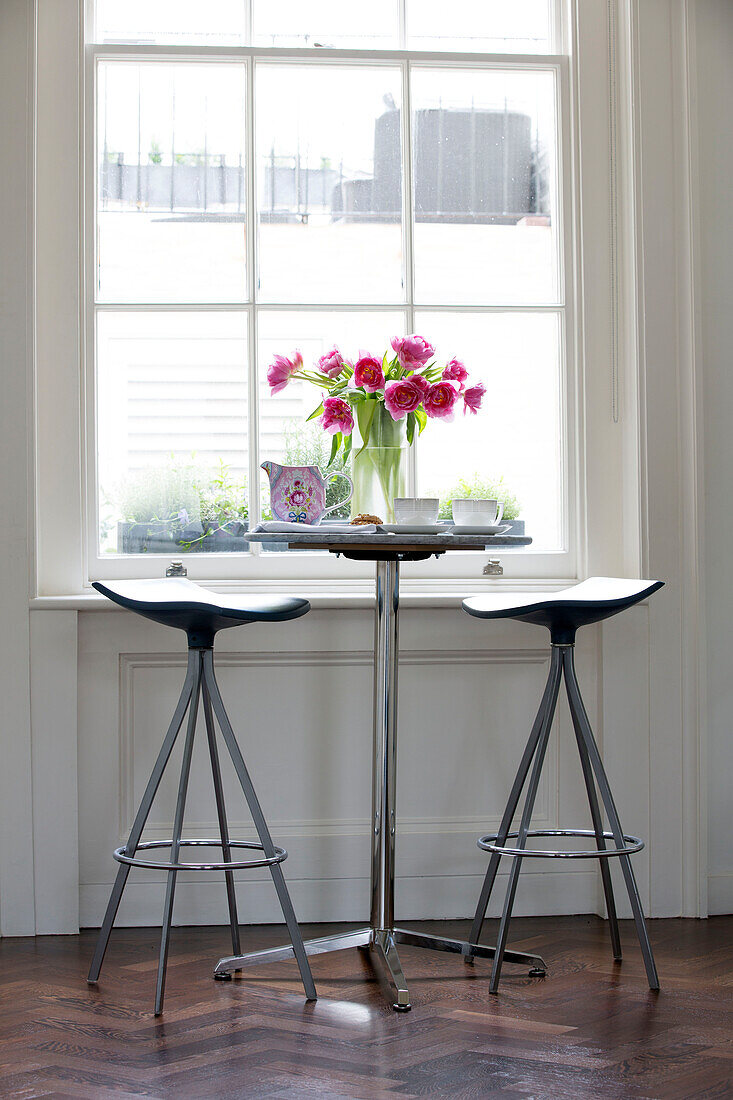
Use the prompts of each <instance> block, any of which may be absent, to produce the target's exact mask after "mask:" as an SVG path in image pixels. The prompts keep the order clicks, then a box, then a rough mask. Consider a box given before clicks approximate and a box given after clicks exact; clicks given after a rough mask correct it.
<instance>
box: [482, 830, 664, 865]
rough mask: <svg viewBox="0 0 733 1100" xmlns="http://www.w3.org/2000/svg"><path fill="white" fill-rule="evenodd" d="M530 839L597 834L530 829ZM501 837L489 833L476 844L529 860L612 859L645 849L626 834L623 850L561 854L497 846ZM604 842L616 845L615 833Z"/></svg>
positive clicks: (509, 836) (512, 836) (510, 835)
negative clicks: (525, 857) (534, 837)
mask: <svg viewBox="0 0 733 1100" xmlns="http://www.w3.org/2000/svg"><path fill="white" fill-rule="evenodd" d="M518 835H519V834H518V833H516V832H514V833H507V835H506V839H507V840H513V839H515V838H516V837H517V836H518ZM527 836H528V837H532V836H582V837H590V838H591V839H593V840H595V836H596V834H595V833H594V832H593V830H592V829H530V830H529V832H528V833H527ZM498 837H499V834H498V833H487V834H486V836H482V837H479V839H478V841H477V842H476V843H477V844H478V846H479V848H481V849H482V850H483V851H484V852H496V853H497V854H498V855H500V856H527V857H528V858H531V859H535V858H539V859H610V857H611V856H630V855H633V854H634V852H640V851H641V850H642V848H643V847H644V841H643V840H641V839H640V838H639V837H638V836H627V835H626V834H624V847H623V848H616V847H615V846H614V847H613V848H601V849H600V850H599V849H598V848H594V849H593V850H592V851H585V852H559V851H557V850H553V851H542V850H540V849H537V848H509V847H507V845H506V844H497V843H496V841H497V839H498ZM603 837H604V840H610V841H611V842H612V843H614V839H613V833H611V832H604V834H603Z"/></svg>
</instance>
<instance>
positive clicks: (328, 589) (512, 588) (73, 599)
mask: <svg viewBox="0 0 733 1100" xmlns="http://www.w3.org/2000/svg"><path fill="white" fill-rule="evenodd" d="M575 583H577V578H576V579H568V580H566V579H564V578H563V579H562V580H556V579H555V580H539V579H538V580H527V581H518V580H516V579H515V578H501V577H487V578H486V579H481V580H453V581H448V580H442V581H440V582H431V581H426V580H417V579H415V580H412V579H410V578H405V579H403V580H402V581H401V584H400V604H401V606H402V607H443V608H450V607H460V605H461V601H462V600H464V599H465V598H466V597H467V596H474V595H479V594H480V593H482V592H491V591H502V592H507V591H509V592H536V591H541V592H557V591H559V590H561V589H563V588H568V587H569V586H570V585H572V584H575ZM204 586H205V587H210V588H211V589H212V590H213V591H215V592H224V591H226V592H252V593H256V592H261V591H262V590H263V588H266V590H267V592H269V593H271V594H273V595H277V594H282V595H291V594H292V593H293V592H294V591H295V592H297V594H298V595H299V596H304V597H305V598H306V599H308V600H310V602H311V604H312V606H313V607H314V608H318V609H324V610H326V609H330V608H339V609H344V608H353V609H359V608H371V607H372V606H373V605H374V584H373V582H372V581H353V580H345V581H343V582H338V581H333V580H328V581H314V580H312V579H311V580H303V581H297V580H291V581H282V580H281V581H275V582H273V581H264V582H261V583H260V584H257V583H252V582H250V583H249V584H243V583H236V582H233V583H229V584H223V583H222V582H221V581H218V582H212V583H211V584H210V585H207V584H206V583H205V582H204ZM29 607H30V610H31V611H122V610H123V609H122V608H121V607H119V606H118V605H117V604H114V603H112V602H111V601H110V600H108V599H107V598H106V596H102V595H100V594H99V593H97V592H94V591H93V590H92V591H85V592H77V593H64V594H63V595H58V596H36V597H34V598H32V599H31V600H30V601H29Z"/></svg>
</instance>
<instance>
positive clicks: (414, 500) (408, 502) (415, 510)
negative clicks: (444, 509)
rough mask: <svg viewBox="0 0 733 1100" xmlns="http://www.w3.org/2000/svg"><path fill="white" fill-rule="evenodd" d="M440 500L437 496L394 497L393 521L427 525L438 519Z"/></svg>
mask: <svg viewBox="0 0 733 1100" xmlns="http://www.w3.org/2000/svg"><path fill="white" fill-rule="evenodd" d="M439 509H440V501H439V500H438V498H437V497H395V498H394V518H395V523H400V524H415V525H423V524H425V525H427V524H432V523H435V522H436V521H437V519H438V511H439Z"/></svg>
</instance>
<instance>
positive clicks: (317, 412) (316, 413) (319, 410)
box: [306, 402, 323, 424]
mask: <svg viewBox="0 0 733 1100" xmlns="http://www.w3.org/2000/svg"><path fill="white" fill-rule="evenodd" d="M322 412H323V402H321V404H320V405H319V406H318V408H317V409H314V410H313V412H312V413H311V414H310V416H309V417H307V418H306V424H307V423H308V421H309V420H315V418H316V417H317V416H320V415H321V413H322Z"/></svg>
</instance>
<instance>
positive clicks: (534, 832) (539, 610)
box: [463, 577, 663, 993]
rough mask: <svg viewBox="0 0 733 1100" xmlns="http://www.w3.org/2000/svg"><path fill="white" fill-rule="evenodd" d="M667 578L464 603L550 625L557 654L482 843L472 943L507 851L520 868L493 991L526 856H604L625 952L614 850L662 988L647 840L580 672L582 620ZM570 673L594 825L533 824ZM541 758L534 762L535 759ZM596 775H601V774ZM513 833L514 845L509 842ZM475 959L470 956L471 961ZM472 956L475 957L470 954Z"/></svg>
mask: <svg viewBox="0 0 733 1100" xmlns="http://www.w3.org/2000/svg"><path fill="white" fill-rule="evenodd" d="M662 585H663V581H634V580H620V579H616V578H612V577H592V578H591V579H590V580H587V581H583V583H582V584H578V585H575V587H573V588H567V589H565V590H564V591H562V592H555V593H553V594H551V595H548V596H543V597H542V598H540V599H537V597H536V596H527V597H526V598H524V599H522V598H521V597H517V596H516V595H506V596H503V595H486V596H476V597H473V598H471V599H468V600H464V601H463V608H464V610H465V611H467V612H468V614H469V615H474V616H476V618H479V619H517V620H519V622H523V623H535V624H537V625H538V626H545V627H547V629H548V630H549V631H550V641H551V658H550V672H549V675H548V677H547V684H546V686H545V691H544V694H543V696H542V702H541V703H540V708H539V710H538V712H537V717H536V718H535V721H534V725H533V726H532V732H531V734H530V737H529V741H528V742H527V747H526V748H525V750H524V755H523V756H522V760H521V763H520V765H519V770H518V771H517V774H516V777H515V779H514V784H513V786H512V789H511V793H510V795H509V801H508V802H507V804H506V808H505V810H504V815H503V817H502V819H501V824H500V826H499V831H498V833H489V834H487V835H486V836H482V837H481V838H480V839H479V841H478V846H479V848H481V849H483V850H484V851H486V852H491V859H490V861H489V868H488V870H487V872H486V878H485V879H484V884H483V888H482V890H481V896H480V898H479V902H478V906H477V908H476V915H475V917H474V921H473V927H472V929H471V936H470V940H471V943H478V940H479V936H480V935H481V927H482V925H483V922H484V917H485V915H486V909H487V907H488V904H489V898H490V897H491V890H492V887H493V885H494V880H495V878H496V872H497V870H498V868H499V861H500V859H501V857H502V856H510V857H511V858H512V859H513V861H514V862H513V864H512V869H511V872H510V875H509V884H508V886H507V891H506V897H505V899H504V909H503V912H502V916H501V923H500V926H499V937H498V940H497V944H496V955H495V956H494V962H493V969H492V972H491V985H490V989H491V992H492V993H496V991H497V989H498V986H499V977H500V974H501V964H502V958H503V955H504V950H505V948H506V941H507V934H508V931H509V921H510V919H511V915H512V907H513V905H514V896H515V894H516V890H517V880H518V878H519V871H520V868H521V866H522V859H523V858H526V857H531V858H540V859H555V858H559V859H598V860H599V864H600V869H601V878H602V881H603V892H604V894H605V898H606V909H607V911H608V922H609V929H610V933H611V945H612V948H613V957H614V959H616V960H620V959H621V940H620V938H619V930H618V921H617V918H616V906H615V904H614V898H613V887H612V884H611V871H610V867H609V863H608V860H609V857H611V856H614V857H618V859H619V861H620V863H621V870H622V872H623V876H624V881H625V883H626V889H627V891H628V894H629V901H630V902H631V909H632V912H633V914H634V921H635V923H636V933H637V935H638V937H639V944H640V946H641V952H642V956H643V958H644V966H645V967H646V973H647V978H648V981H649V988H650V989H654V990H657V989H659V978H658V976H657V969H656V966H655V964H654V955H653V954H652V948H651V944H650V943H649V935H648V933H647V928H646V924H645V921H644V913H643V911H642V908H641V900H640V898H639V891H638V889H637V886H636V880H635V878H634V872H633V870H632V867H631V860H630V858H629V857H630V856H631V855H633V854H634V852H639V851H641V849H642V848H643V847H644V842H643V841H642V840H640V839H639V838H638V837H634V836H629V835H626V834H624V833H623V832H622V831H621V824H620V822H619V817H618V813H617V810H616V806H615V803H614V800H613V795H612V794H611V788H610V786H609V783H608V778H607V776H606V772H605V769H604V767H603V762H602V760H601V756H600V753H599V751H598V746H597V745H596V742H595V738H594V737H593V731H592V730H591V727H590V723H589V721H588V715H587V714H586V711H585V707H584V705H583V700H582V697H581V694H580V688H579V686H578V680H577V677H576V674H575V663H574V656H573V655H574V651H575V635H576V631H577V630H578V628H579V627H581V626H586V625H587V624H589V623H597V622H600V621H601V620H602V619H608V618H610V616H611V615H617V614H618V613H619V612H620V611H625V610H626V608H627V607H632V606H633V605H634V604H635V603H639V601H640V600H643V599H646V597H647V596H650V595H651V594H652V593H653V592H656V591H657V590H658V589H659V588H661V587H662ZM563 677H564V678H565V689H566V691H567V696H568V702H569V704H570V714H571V716H572V720H573V728H574V730H575V739H576V742H577V745H578V752H579V754H580V763H581V767H582V769H583V778H584V780H585V787H586V791H587V794H588V802H589V804H590V813H591V820H592V822H593V829H592V830H588V829H530V827H529V826H530V822H531V818H532V809H533V807H534V802H535V798H536V795H537V788H538V786H539V781H540V775H541V772H542V765H543V762H544V759H545V752H546V750H547V743H548V741H549V738H550V730H551V728H552V719H553V716H554V714H555V707H556V704H557V697H558V692H559V690H560V681H561V680H562V678H563ZM533 760H534V764H533V763H532V762H533ZM530 767H531V768H532V774H531V776H530V780H529V786H528V788H527V797H526V800H525V803H524V809H523V811H522V816H521V819H520V824H519V828H518V830H517V831H516V832H510V829H511V824H512V819H513V818H514V815H515V813H516V810H517V805H518V804H519V798H520V796H521V793H522V790H523V788H524V784H525V782H526V780H527V776H528V774H529V770H530ZM594 774H595V780H594ZM596 781H597V783H598V788H599V790H600V793H601V798H602V800H603V804H604V806H605V809H606V814H607V816H608V821H609V825H610V831H608V830H604V828H603V818H602V815H601V809H600V806H599V803H598V795H597V792H596ZM553 836H572V837H592V838H595V842H596V847H595V849H593V850H591V851H575V852H573V851H558V850H555V849H550V850H544V851H540V850H536V849H528V848H527V847H526V844H527V838H528V837H553ZM509 840H513V841H515V843H514V844H507V841H509ZM607 840H610V841H612V842H613V846H612V847H608V848H607V847H606V841H607ZM467 961H468V960H467ZM470 961H472V960H470Z"/></svg>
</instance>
